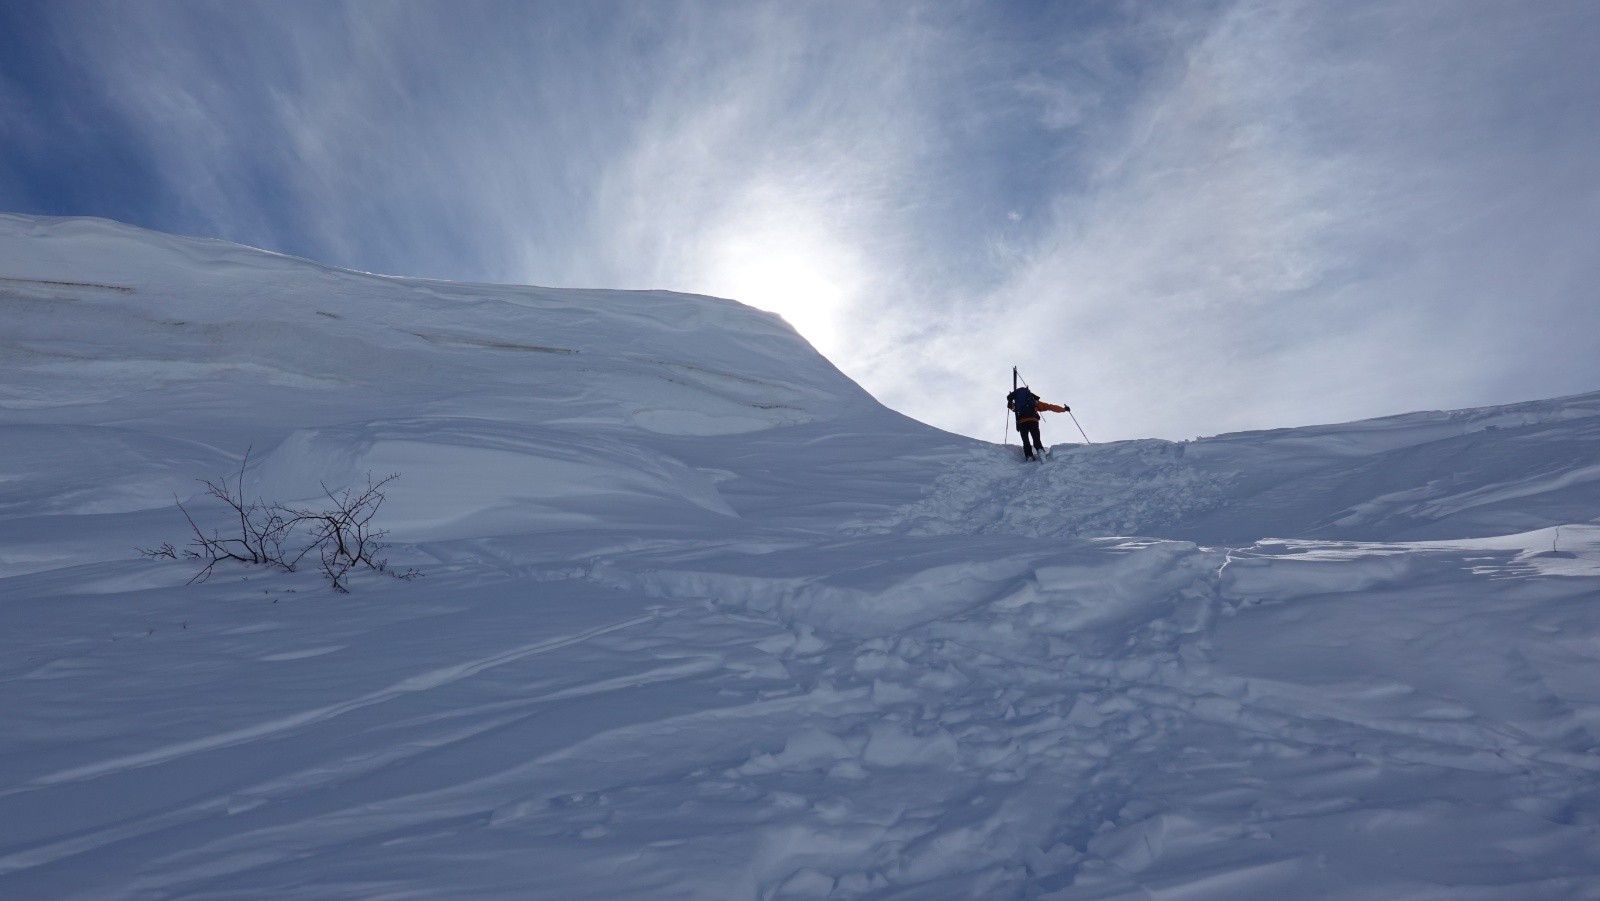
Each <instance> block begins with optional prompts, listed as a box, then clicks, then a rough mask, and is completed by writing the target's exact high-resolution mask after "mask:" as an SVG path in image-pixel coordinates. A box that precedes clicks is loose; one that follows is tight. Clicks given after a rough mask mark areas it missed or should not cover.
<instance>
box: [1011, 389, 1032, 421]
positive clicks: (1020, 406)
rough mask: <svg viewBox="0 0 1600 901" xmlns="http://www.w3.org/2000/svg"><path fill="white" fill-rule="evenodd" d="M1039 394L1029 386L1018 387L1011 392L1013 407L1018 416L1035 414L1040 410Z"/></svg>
mask: <svg viewBox="0 0 1600 901" xmlns="http://www.w3.org/2000/svg"><path fill="white" fill-rule="evenodd" d="M1038 404H1039V395H1037V394H1034V393H1033V392H1032V391H1031V390H1029V389H1027V388H1018V389H1017V390H1015V391H1013V392H1011V409H1013V410H1015V411H1016V413H1017V415H1018V416H1033V415H1035V414H1037V413H1038V412H1039V406H1038Z"/></svg>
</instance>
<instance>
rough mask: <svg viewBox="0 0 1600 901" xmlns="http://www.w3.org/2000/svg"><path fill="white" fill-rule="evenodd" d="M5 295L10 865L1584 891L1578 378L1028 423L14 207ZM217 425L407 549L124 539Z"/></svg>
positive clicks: (562, 883) (534, 312)
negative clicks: (208, 561)
mask: <svg viewBox="0 0 1600 901" xmlns="http://www.w3.org/2000/svg"><path fill="white" fill-rule="evenodd" d="M0 321H3V322H4V328H3V331H0V642H3V648H4V653H3V654H0V722H3V723H4V724H5V728H4V729H0V897H5V898H28V899H32V898H158V897H206V898H224V897H226V898H283V897H301V898H356V897H361V898H385V897H388V898H401V897H403V898H418V897H432V898H469V897H470V898H497V897H503V898H562V899H568V898H572V899H581V898H591V899H626V898H635V899H668V898H696V899H700V898H729V899H756V898H760V899H777V898H836V899H847V898H851V899H853V898H875V899H911V898H915V899H927V898H1030V899H1037V898H1052V899H1151V898H1159V899H1185V901H1192V899H1254V898H1260V899H1282V898H1339V899H1375V898H1376V899H1385V898H1427V899H1528V898H1597V897H1600V792H1597V791H1596V789H1597V787H1600V750H1597V746H1600V680H1597V679H1596V673H1597V667H1600V607H1597V604H1596V601H1597V600H1600V526H1597V525H1595V524H1594V521H1595V518H1596V516H1597V514H1600V395H1590V396H1584V397H1576V398H1566V399H1561V400H1553V401H1546V402H1539V403H1529V404H1521V405H1517V406H1512V407H1503V408H1496V409H1487V410H1473V411H1463V412H1458V413H1427V414H1414V415H1409V416H1399V417H1393V418H1389V419H1383V420H1375V421H1372V422H1363V423H1352V424H1348V425H1339V426H1326V427H1320V428H1309V429H1293V430H1284V431H1278V432H1265V433H1250V434H1239V435H1227V436H1221V437H1217V438H1208V439H1201V440H1196V441H1192V442H1184V443H1177V444H1174V443H1167V442H1156V441H1142V442H1126V443H1121V444H1111V445H1095V446H1081V447H1080V446H1069V445H1060V446H1057V447H1056V448H1055V449H1054V459H1052V460H1051V461H1050V462H1047V463H1044V464H1042V465H1032V464H1029V465H1024V464H1023V463H1021V462H1020V461H1019V460H1018V459H1017V449H1016V447H1015V446H1013V447H1011V448H1003V447H995V446H991V445H984V444H981V443H979V442H975V441H970V440H967V439H962V438H958V437H955V436H951V435H947V434H944V433H940V432H937V431H935V430H932V429H930V428H927V427H925V426H922V425H920V424H918V423H915V422H913V421H911V420H909V419H906V418H904V417H902V416H899V415H898V414H895V413H893V412H892V411H889V410H886V409H884V408H883V407H881V406H879V405H878V404H876V403H875V402H874V401H873V400H872V399H871V398H870V397H869V396H867V395H866V394H865V393H863V392H862V391H861V390H860V389H859V388H857V387H856V386H855V385H854V384H852V383H851V382H850V381H849V380H848V379H846V378H845V377H844V376H842V375H841V374H840V373H838V372H837V371H836V370H835V369H834V368H833V367H832V366H831V365H829V364H828V363H827V362H826V361H825V360H823V359H822V358H820V357H819V356H817V355H816V354H815V353H814V352H813V351H812V350H811V349H810V348H809V347H808V346H807V345H806V344H805V343H804V342H803V341H802V340H801V339H800V338H799V337H798V336H797V335H795V334H794V332H793V331H792V330H790V329H789V328H788V327H787V326H786V325H785V324H783V323H782V321H781V320H778V319H776V318H775V317H772V316H770V315H768V314H765V313H760V312H757V311H754V310H751V309H748V308H745V307H743V306H740V305H738V304H735V303H732V302H729V301H723V300H716V299H712V298H703V297H686V296H682V295H673V294H665V293H630V292H606V291H556V290H546V289H534V288H509V287H494V286H483V285H460V284H446V283H437V282H426V281H417V280H407V279H394V278H383V277H379V276H371V275H364V274H359V273H352V272H346V271H340V270H333V269H328V268H325V267H321V266H317V265H315V264H311V263H307V262H305V261H300V260H294V259H289V258H285V257H280V256H274V255H271V254H266V253H262V252H258V251H254V250H249V249H245V248H240V247H235V246H232V245H226V244H220V243H216V242H210V241H199V240H191V239H180V238H174V237H169V236H164V235H157V234H153V233H150V232H144V231H139V230H136V229H131V228H126V227H122V226H117V225H113V224H110V223H106V222H100V221H91V220H41V219H30V218H26V217H20V216H0ZM1083 406H1084V407H1086V408H1092V404H1089V403H1084V404H1083ZM1080 415H1083V416H1084V417H1085V419H1086V423H1087V422H1091V421H1092V413H1091V412H1088V409H1086V410H1084V411H1081V414H1080ZM1066 426H1067V424H1066V423H1065V422H1064V421H1063V420H1050V419H1047V422H1046V423H1045V431H1046V434H1047V435H1050V434H1052V433H1053V434H1055V435H1058V436H1060V435H1065V434H1067V431H1068V428H1067V427H1066ZM1091 428H1092V427H1091ZM247 447H251V448H253V451H252V454H251V464H250V466H249V468H248V469H247V471H246V473H245V482H246V485H247V488H248V491H249V492H250V493H251V495H252V497H253V496H260V497H263V498H265V499H268V500H277V501H291V500H297V499H306V498H314V497H315V496H317V495H318V494H320V493H321V491H322V486H323V485H324V484H326V485H327V486H328V487H330V488H333V489H335V490H337V489H339V488H341V487H344V486H346V485H350V484H354V483H357V482H360V481H362V480H364V479H365V477H366V475H367V474H368V473H369V472H370V473H372V474H373V475H375V476H378V477H381V476H383V475H386V474H388V473H390V472H398V473H399V474H400V478H399V479H398V480H397V481H395V482H393V483H391V485H390V486H389V487H390V491H389V495H388V501H387V503H386V504H385V506H384V507H383V509H382V511H381V513H380V516H379V522H378V524H379V525H383V526H387V527H389V528H390V529H392V530H393V533H392V535H391V540H392V542H393V547H392V548H391V551H390V558H391V561H392V562H393V563H394V564H396V565H398V566H406V567H415V568H417V569H419V570H421V571H422V572H424V573H425V576H424V577H423V578H421V579H418V580H415V581H410V582H402V581H397V580H394V579H390V578H387V577H386V576H383V575H379V574H371V573H369V574H366V575H363V576H359V577H356V578H355V579H354V582H353V586H352V587H353V590H354V593H353V594H351V595H335V594H333V593H332V592H331V591H330V590H329V589H328V588H327V587H326V585H325V584H324V583H323V582H322V581H321V580H320V579H319V577H318V576H317V575H316V574H315V573H311V572H304V573H295V574H275V573H269V572H266V571H264V570H251V569H246V568H231V569H220V570H219V571H218V572H217V573H216V574H215V575H214V576H213V577H212V578H211V579H210V580H209V581H207V582H204V583H201V584H196V585H191V586H185V585H184V583H185V581H186V580H187V579H188V578H189V577H190V576H191V575H193V574H194V571H195V570H196V569H197V567H196V566H194V565H192V563H191V562H185V561H177V562H173V561H162V560H151V559H144V558H141V557H139V556H137V554H136V553H135V552H134V550H133V548H134V547H135V546H136V545H138V546H146V547H148V546H153V545H157V544H159V543H160V542H162V541H168V540H170V541H173V542H174V543H182V542H183V541H184V540H186V538H187V529H188V527H187V524H186V523H185V522H184V520H183V518H182V516H181V514H180V513H179V512H178V510H177V508H176V507H175V506H174V503H173V501H174V496H176V497H177V498H179V499H182V500H183V501H184V502H185V504H186V505H188V506H189V508H190V509H191V510H193V511H195V512H196V513H197V514H198V515H200V516H201V517H202V519H203V520H204V522H205V523H206V524H208V525H213V524H214V525H217V526H219V527H222V526H225V524H226V523H225V521H224V520H223V519H222V518H221V517H220V513H221V512H222V511H219V510H216V509H215V508H214V506H213V507H208V506H206V503H205V499H204V498H203V497H202V496H201V491H200V490H199V489H200V488H201V487H202V486H200V485H199V484H198V483H197V482H196V481H195V479H197V478H202V477H204V478H217V477H220V476H223V475H227V474H228V473H230V472H234V471H236V470H237V468H238V466H239V464H240V460H241V457H242V455H243V453H244V451H245V449H246V448H247Z"/></svg>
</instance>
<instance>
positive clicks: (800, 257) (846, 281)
mask: <svg viewBox="0 0 1600 901" xmlns="http://www.w3.org/2000/svg"><path fill="white" fill-rule="evenodd" d="M709 268H710V272H709V279H708V280H709V282H710V285H711V293H714V294H717V295H720V296H722V297H730V298H732V299H734V300H737V301H740V302H742V303H747V304H749V305H750V306H753V307H757V308H759V309H762V310H767V311H769V312H773V313H777V314H778V315H779V316H782V317H783V318H784V319H785V320H786V321H787V322H788V323H789V324H790V325H792V326H794V327H795V329H796V330H797V331H799V332H800V334H801V335H804V336H805V338H806V340H807V341H810V342H811V344H812V345H813V346H814V347H816V348H817V349H818V350H819V351H821V352H822V353H824V354H828V353H831V352H834V351H837V350H838V349H839V346H840V341H839V338H840V328H841V326H840V323H839V316H840V314H841V313H842V311H843V308H844V307H845V305H846V304H847V303H848V302H849V301H850V300H851V294H852V293H853V285H854V284H856V283H857V281H856V279H855V278H854V275H853V273H854V270H855V268H856V267H855V266H854V265H853V263H852V260H851V255H850V253H849V252H848V250H847V249H846V248H845V247H843V246H842V245H841V244H840V243H839V242H837V241H833V240H830V239H829V238H828V237H827V236H825V235H824V234H823V233H822V232H821V230H819V229H811V228H805V227H803V226H800V225H797V224H787V225H784V226H770V225H768V226H765V227H756V228H739V229H728V230H727V231H724V232H723V233H722V234H721V235H720V236H719V239H718V240H716V241H714V242H713V251H712V254H711V260H710V267H709Z"/></svg>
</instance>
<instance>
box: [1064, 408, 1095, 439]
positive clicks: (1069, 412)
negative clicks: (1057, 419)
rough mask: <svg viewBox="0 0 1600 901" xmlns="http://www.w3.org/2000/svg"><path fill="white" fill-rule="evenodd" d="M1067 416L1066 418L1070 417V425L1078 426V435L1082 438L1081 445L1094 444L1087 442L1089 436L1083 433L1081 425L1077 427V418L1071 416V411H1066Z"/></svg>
mask: <svg viewBox="0 0 1600 901" xmlns="http://www.w3.org/2000/svg"><path fill="white" fill-rule="evenodd" d="M1067 415H1068V416H1072V424H1073V425H1076V426H1078V434H1080V435H1082V436H1083V443H1084V444H1093V443H1094V442H1093V441H1090V440H1089V435H1088V433H1086V432H1085V431H1084V430H1083V426H1081V425H1078V417H1077V416H1074V415H1073V413H1072V411H1071V410H1068V411H1067Z"/></svg>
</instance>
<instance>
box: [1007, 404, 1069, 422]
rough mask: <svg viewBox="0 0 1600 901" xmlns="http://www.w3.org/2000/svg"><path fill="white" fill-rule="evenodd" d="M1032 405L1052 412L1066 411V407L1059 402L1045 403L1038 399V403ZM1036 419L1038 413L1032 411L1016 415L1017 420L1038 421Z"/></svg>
mask: <svg viewBox="0 0 1600 901" xmlns="http://www.w3.org/2000/svg"><path fill="white" fill-rule="evenodd" d="M1034 406H1035V407H1037V408H1038V409H1040V410H1049V411H1050V412H1052V413H1065V412H1067V409H1068V408H1066V407H1063V406H1061V405H1060V404H1050V403H1045V402H1044V401H1042V400H1041V401H1039V402H1038V403H1036V404H1034ZM1038 421H1039V414H1038V413H1034V414H1032V415H1029V414H1027V413H1021V414H1018V416H1017V422H1038Z"/></svg>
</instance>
